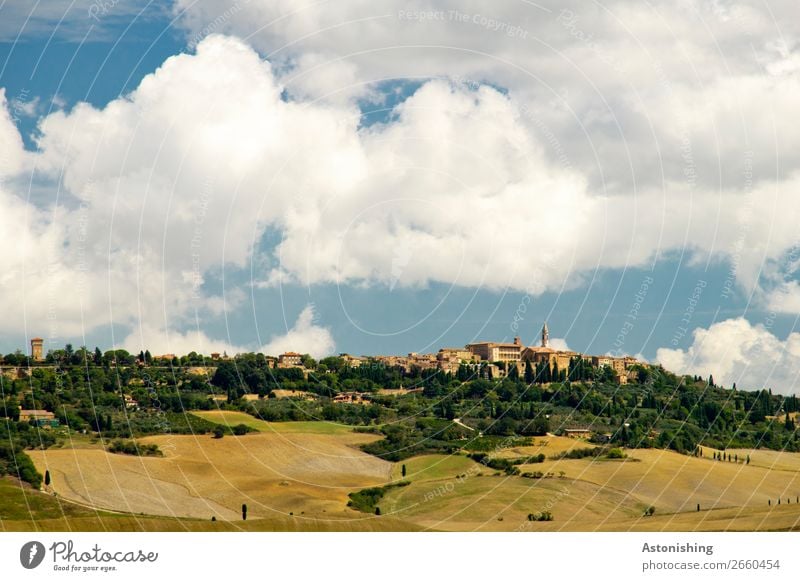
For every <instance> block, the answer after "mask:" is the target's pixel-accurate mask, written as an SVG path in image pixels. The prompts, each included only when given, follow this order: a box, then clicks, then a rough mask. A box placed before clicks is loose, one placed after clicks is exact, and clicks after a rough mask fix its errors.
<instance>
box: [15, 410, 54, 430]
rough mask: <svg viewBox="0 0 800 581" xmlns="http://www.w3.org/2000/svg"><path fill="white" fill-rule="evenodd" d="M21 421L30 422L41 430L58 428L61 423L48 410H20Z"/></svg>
mask: <svg viewBox="0 0 800 581" xmlns="http://www.w3.org/2000/svg"><path fill="white" fill-rule="evenodd" d="M19 421H21V422H30V423H32V424H34V425H36V426H39V427H40V428H57V427H58V426H59V421H58V420H57V419H56V415H55V414H54V413H53V412H48V411H46V410H22V409H21V410H19Z"/></svg>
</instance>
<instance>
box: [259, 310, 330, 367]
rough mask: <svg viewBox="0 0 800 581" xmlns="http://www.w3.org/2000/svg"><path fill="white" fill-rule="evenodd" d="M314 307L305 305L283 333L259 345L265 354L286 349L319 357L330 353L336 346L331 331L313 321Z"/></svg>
mask: <svg viewBox="0 0 800 581" xmlns="http://www.w3.org/2000/svg"><path fill="white" fill-rule="evenodd" d="M314 317H315V312H314V307H313V306H312V305H307V306H306V307H305V308H304V309H303V311H302V312H301V313H300V315H299V316H298V317H297V321H295V324H294V326H293V327H292V328H291V329H289V330H288V331H287V332H286V334H285V335H279V336H275V337H272V338H271V339H270V340H269V342H268V343H266V344H265V345H263V346H262V347H261V351H262V352H263V353H266V354H267V355H280V354H281V353H284V352H286V351H295V352H298V353H308V354H309V355H311V356H312V357H315V358H321V357H325V356H326V355H332V354H333V353H334V349H335V347H336V345H335V343H334V341H333V336H332V335H331V332H330V330H329V329H328V328H326V327H321V326H319V325H316V324H315V323H314Z"/></svg>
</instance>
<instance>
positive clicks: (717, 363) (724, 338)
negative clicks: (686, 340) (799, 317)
mask: <svg viewBox="0 0 800 581" xmlns="http://www.w3.org/2000/svg"><path fill="white" fill-rule="evenodd" d="M692 338H693V341H692V344H691V345H690V346H689V347H688V348H687V349H659V350H658V353H657V355H656V360H657V362H658V363H661V364H662V365H663V366H664V367H665V368H666V369H669V370H670V371H673V372H675V373H681V374H684V373H685V374H690V375H702V376H703V377H707V376H708V375H713V376H714V382H715V383H716V384H718V385H724V386H725V387H731V386H732V385H733V384H734V383H736V385H737V387H739V388H741V389H746V390H756V389H762V388H763V389H772V390H773V391H774V392H776V393H784V394H788V393H795V392H796V391H797V386H798V377H800V333H796V332H793V333H790V334H789V336H788V337H787V338H786V339H783V340H781V339H779V338H778V337H776V336H775V335H774V334H773V333H772V332H770V330H769V329H768V328H767V327H766V326H765V325H763V324H756V325H754V324H752V323H750V322H749V321H747V320H746V319H744V318H735V319H728V320H725V321H722V322H719V323H715V324H713V325H711V326H710V327H709V328H708V329H703V328H698V329H695V331H694V333H693V337H692Z"/></svg>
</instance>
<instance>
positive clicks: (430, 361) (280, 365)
mask: <svg viewBox="0 0 800 581" xmlns="http://www.w3.org/2000/svg"><path fill="white" fill-rule="evenodd" d="M30 343H31V350H30V357H29V358H26V357H24V356H23V355H22V354H21V353H19V352H17V353H15V354H9V355H6V356H5V357H4V358H2V361H3V363H4V364H5V373H6V376H7V377H8V378H10V379H13V378H14V376H13V373H15V372H17V371H20V370H22V372H23V373H24V367H26V366H45V365H56V364H62V365H63V364H64V363H65V361H64V356H65V353H64V351H63V350H54V351H49V352H48V353H47V354H45V351H44V340H43V339H42V338H40V337H35V338H33V339H31V342H30ZM68 351H69V352H68V353H66V356H67V357H68V359H70V360H76V359H78V360H80V359H81V358H83V357H90V358H91V359H92V360H93V361H94V362H95V363H100V362H102V361H109V360H110V361H111V363H112V364H114V365H126V364H132V365H138V366H146V365H175V366H184V367H185V366H188V367H190V368H192V369H193V370H194V372H196V373H199V374H204V373H207V370H206V369H204V368H205V367H207V366H216V365H218V364H219V363H220V362H222V361H231V360H235V358H236V357H230V356H228V354H227V353H217V352H212V353H210V354H209V356H207V357H206V356H203V355H199V354H197V353H195V352H192V353H189V354H187V355H183V356H178V355H176V354H174V353H165V354H161V355H150V352H149V351H147V352H142V353H141V354H140V355H139V356H138V357H137V356H134V355H131V354H129V353H127V352H126V351H123V350H115V351H107V352H106V353H104V354H103V353H100V351H99V350H96V351H95V352H94V353H93V354H92V353H89V352H88V351H85V349H84V353H81V352H80V351H81V350H78V351H72V350H71V349H69V350H68ZM339 358H340V359H341V361H342V362H343V363H344V364H345V365H347V366H348V367H352V368H358V367H360V366H362V365H366V364H376V363H377V364H380V365H384V366H385V367H387V368H396V369H399V370H401V371H403V372H404V373H406V374H412V373H415V372H416V373H419V372H423V371H431V370H435V371H441V372H443V373H449V374H452V375H456V374H457V373H458V372H459V370H460V369H463V368H464V367H466V368H467V369H469V370H471V371H473V372H474V371H476V370H479V369H481V368H483V370H484V371H483V374H484V375H485V376H487V378H490V379H502V378H504V377H506V376H509V375H511V376H514V375H518V376H520V377H523V376H524V375H525V373H526V370H527V372H528V375H530V370H531V368H533V369H535V370H536V375H537V376H540V375H542V374H544V375H546V376H547V378H548V381H549V380H550V379H552V380H554V381H565V380H566V379H567V378H569V377H570V376H571V374H572V372H573V371H574V370H575V369H576V368H577V367H579V366H591V367H592V368H594V369H597V370H602V369H606V368H607V369H608V371H609V373H610V374H611V377H612V379H613V381H615V382H616V383H618V384H626V383H628V381H629V380H633V379H634V378H635V374H636V373H638V369H639V368H640V367H641V366H645V365H648V364H647V363H646V362H643V361H640V360H638V359H636V358H635V357H630V356H624V357H614V356H611V355H586V354H583V353H578V352H576V351H569V350H560V349H554V348H552V347H551V346H550V331H549V329H548V326H547V323H545V324H544V326H543V327H542V330H541V335H540V342H539V344H538V345H531V346H527V347H526V346H525V345H523V344H522V341H521V339H520V338H519V337H515V338H514V341H513V342H511V343H503V342H494V341H485V342H477V343H469V344H467V345H465V346H464V347H445V348H441V349H439V351H438V352H437V353H424V354H423V353H409V354H408V355H373V356H353V355H350V354H348V353H342V354H340V355H339ZM264 359H265V361H266V362H267V363H268V365H269V366H270V367H272V368H275V369H292V368H299V369H310V368H311V366H310V365H308V363H309V360H310V357H309V356H308V355H304V354H302V353H298V352H294V351H287V352H284V353H281V354H279V355H277V356H272V355H264ZM195 368H197V369H195Z"/></svg>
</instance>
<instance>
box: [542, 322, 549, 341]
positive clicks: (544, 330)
mask: <svg viewBox="0 0 800 581" xmlns="http://www.w3.org/2000/svg"><path fill="white" fill-rule="evenodd" d="M549 346H550V331H549V330H548V329H547V322H545V324H544V327H542V347H549Z"/></svg>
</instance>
